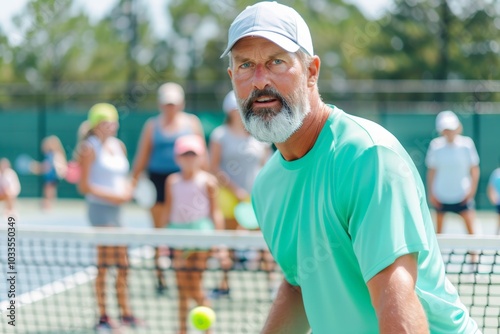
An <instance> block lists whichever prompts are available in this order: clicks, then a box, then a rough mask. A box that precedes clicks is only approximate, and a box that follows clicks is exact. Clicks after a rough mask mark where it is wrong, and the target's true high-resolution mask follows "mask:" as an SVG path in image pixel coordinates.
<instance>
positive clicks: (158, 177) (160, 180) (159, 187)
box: [148, 172, 174, 203]
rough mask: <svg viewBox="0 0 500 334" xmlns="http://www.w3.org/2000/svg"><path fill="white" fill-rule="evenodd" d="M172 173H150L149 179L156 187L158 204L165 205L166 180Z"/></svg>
mask: <svg viewBox="0 0 500 334" xmlns="http://www.w3.org/2000/svg"><path fill="white" fill-rule="evenodd" d="M173 173H174V172H172V173H155V172H148V175H149V179H150V180H151V182H153V184H154V185H155V188H156V203H163V202H165V180H166V179H167V177H168V176H169V175H170V174H173Z"/></svg>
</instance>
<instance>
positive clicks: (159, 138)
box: [132, 82, 208, 294]
mask: <svg viewBox="0 0 500 334" xmlns="http://www.w3.org/2000/svg"><path fill="white" fill-rule="evenodd" d="M184 107H185V97H184V89H183V88H182V87H181V86H180V85H179V84H177V83H174V82H167V83H165V84H163V85H161V86H160V87H159V89H158V108H159V109H160V114H159V115H158V116H155V117H152V118H150V119H148V120H147V121H146V123H145V124H144V127H143V129H142V133H141V137H140V139H139V146H138V149H137V154H136V157H135V161H134V167H133V171H132V180H133V182H134V183H135V182H137V180H138V178H139V177H140V175H141V174H142V173H143V172H144V171H146V172H147V174H148V177H149V179H150V180H151V181H152V182H153V184H154V185H155V188H156V204H155V205H153V207H151V209H150V212H151V217H152V220H153V224H154V227H156V228H158V227H161V225H162V222H161V218H162V212H163V211H164V208H165V180H166V179H167V177H168V176H169V175H170V174H172V173H177V172H178V171H179V170H180V169H179V166H178V165H177V163H176V161H175V156H174V143H175V141H176V139H177V138H179V137H181V136H183V135H188V134H197V135H199V136H201V137H202V138H204V133H203V128H202V125H201V122H200V120H199V119H198V117H197V116H195V115H192V114H188V113H186V112H184ZM203 160H204V161H205V162H204V166H206V165H207V162H206V161H207V160H208V158H207V157H206V156H205V157H203ZM158 258H159V249H158V248H156V250H155V264H156V268H157V270H156V275H157V292H158V293H159V294H161V293H163V291H164V290H165V289H166V287H167V285H166V282H165V278H164V277H163V274H162V271H161V268H160V265H159V264H158Z"/></svg>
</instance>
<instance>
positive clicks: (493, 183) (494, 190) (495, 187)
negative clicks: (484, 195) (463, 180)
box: [487, 159, 500, 234]
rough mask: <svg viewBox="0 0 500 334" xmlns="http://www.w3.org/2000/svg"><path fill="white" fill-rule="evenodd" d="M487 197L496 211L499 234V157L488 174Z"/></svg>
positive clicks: (498, 231)
mask: <svg viewBox="0 0 500 334" xmlns="http://www.w3.org/2000/svg"><path fill="white" fill-rule="evenodd" d="M487 192H488V199H489V200H490V202H491V204H493V205H494V206H495V210H496V212H497V219H498V223H497V234H500V159H499V167H497V168H496V169H495V170H494V171H493V172H492V173H491V175H490V178H489V181H488V190H487Z"/></svg>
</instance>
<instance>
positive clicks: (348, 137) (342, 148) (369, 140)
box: [331, 111, 402, 156]
mask: <svg viewBox="0 0 500 334" xmlns="http://www.w3.org/2000/svg"><path fill="white" fill-rule="evenodd" d="M331 131H332V134H333V141H334V144H335V149H336V154H340V153H342V152H345V153H347V154H349V155H352V156H356V155H357V154H361V153H363V152H364V151H366V150H367V149H370V148H372V147H375V146H385V147H388V148H392V149H394V150H400V149H402V146H401V144H400V143H399V141H398V140H397V139H396V137H395V136H394V135H393V134H392V133H391V132H389V130H387V129H385V128H384V127H383V126H381V125H380V124H378V123H376V122H374V121H372V120H369V119H366V118H363V117H359V116H354V115H350V114H347V113H344V112H342V111H341V112H340V113H339V114H338V117H335V118H334V119H332V121H331ZM355 152H357V154H353V153H355Z"/></svg>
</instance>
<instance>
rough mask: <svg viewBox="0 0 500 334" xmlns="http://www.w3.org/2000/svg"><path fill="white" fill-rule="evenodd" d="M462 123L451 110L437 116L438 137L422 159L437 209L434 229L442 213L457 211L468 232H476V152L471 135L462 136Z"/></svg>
mask: <svg viewBox="0 0 500 334" xmlns="http://www.w3.org/2000/svg"><path fill="white" fill-rule="evenodd" d="M462 129H463V128H462V124H461V123H460V120H459V119H458V117H457V115H456V114H455V113H454V112H452V111H449V110H447V111H442V112H440V113H439V114H438V115H437V117H436V130H437V132H438V133H439V135H440V136H439V137H438V138H435V139H433V140H432V141H431V143H430V144H429V148H428V151H427V156H426V159H425V163H426V166H427V169H428V170H427V188H428V190H427V191H428V193H429V202H430V204H431V205H432V206H433V207H434V208H435V210H436V232H437V233H442V232H443V220H444V216H445V213H447V212H453V213H456V214H458V215H460V216H461V217H462V218H463V220H464V222H465V226H466V229H467V232H468V233H469V234H474V233H475V228H474V219H475V203H474V197H475V195H476V191H477V186H478V183H479V156H478V154H477V151H476V146H475V145H474V142H473V141H472V139H471V138H469V137H466V136H462V135H461V134H462Z"/></svg>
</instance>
